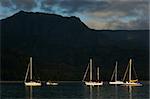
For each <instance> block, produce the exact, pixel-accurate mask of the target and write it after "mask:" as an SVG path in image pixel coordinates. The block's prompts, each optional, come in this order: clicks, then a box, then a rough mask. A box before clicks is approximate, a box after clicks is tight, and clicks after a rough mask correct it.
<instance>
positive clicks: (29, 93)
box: [26, 86, 33, 99]
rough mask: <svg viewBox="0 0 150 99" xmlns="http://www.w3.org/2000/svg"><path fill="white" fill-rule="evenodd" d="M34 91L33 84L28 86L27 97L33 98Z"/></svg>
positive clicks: (28, 98) (27, 98)
mask: <svg viewBox="0 0 150 99" xmlns="http://www.w3.org/2000/svg"><path fill="white" fill-rule="evenodd" d="M32 91H33V89H32V86H30V87H26V99H32V97H33V93H32Z"/></svg>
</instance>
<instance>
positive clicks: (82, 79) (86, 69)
mask: <svg viewBox="0 0 150 99" xmlns="http://www.w3.org/2000/svg"><path fill="white" fill-rule="evenodd" d="M88 70H89V63H88V66H87V68H86V71H85V74H84V76H83V79H82V81H84V80H85V77H86V75H87V72H88Z"/></svg>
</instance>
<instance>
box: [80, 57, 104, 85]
mask: <svg viewBox="0 0 150 99" xmlns="http://www.w3.org/2000/svg"><path fill="white" fill-rule="evenodd" d="M89 67H90V81H84V79H85V77H86V75H87V72H88V69H89ZM82 81H84V82H85V85H89V86H96V85H103V82H100V81H99V67H97V81H92V59H90V64H88V66H87V69H86V72H85V74H84V77H83V80H82Z"/></svg>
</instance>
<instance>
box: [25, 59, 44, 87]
mask: <svg viewBox="0 0 150 99" xmlns="http://www.w3.org/2000/svg"><path fill="white" fill-rule="evenodd" d="M29 69H30V81H28V82H27V81H26V80H27V76H28V72H29ZM24 83H25V85H26V86H41V82H40V81H38V82H36V81H33V80H32V57H30V63H29V65H28V68H27V72H26V76H25V80H24Z"/></svg>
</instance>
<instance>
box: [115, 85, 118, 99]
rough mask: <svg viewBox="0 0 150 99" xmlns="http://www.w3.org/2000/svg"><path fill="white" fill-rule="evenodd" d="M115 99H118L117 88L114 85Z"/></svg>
mask: <svg viewBox="0 0 150 99" xmlns="http://www.w3.org/2000/svg"><path fill="white" fill-rule="evenodd" d="M115 99H118V86H117V85H115Z"/></svg>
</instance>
